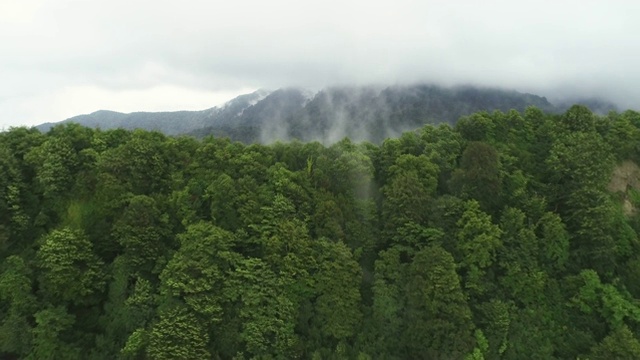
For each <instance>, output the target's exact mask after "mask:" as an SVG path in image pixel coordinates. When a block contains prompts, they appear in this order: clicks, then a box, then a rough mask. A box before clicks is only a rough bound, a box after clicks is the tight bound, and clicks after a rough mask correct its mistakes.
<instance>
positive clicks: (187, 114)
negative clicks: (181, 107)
mask: <svg viewBox="0 0 640 360" xmlns="http://www.w3.org/2000/svg"><path fill="white" fill-rule="evenodd" d="M531 105H533V106H537V107H539V108H541V109H543V110H546V111H558V110H559V109H558V108H556V107H555V106H554V105H552V104H551V103H549V102H548V101H547V99H546V98H544V97H540V96H536V95H532V94H524V93H519V92H516V91H506V90H500V89H488V88H475V87H469V86H467V87H454V88H445V87H439V86H434V85H411V86H391V87H371V86H370V87H333V88H328V89H325V90H322V91H320V92H318V93H316V94H310V93H308V92H306V91H304V90H301V89H292V88H289V89H279V90H276V91H273V92H269V91H265V90H258V91H256V92H254V93H251V94H246V95H242V96H239V97H237V98H235V99H233V100H231V101H229V102H228V103H226V104H224V105H222V106H220V107H214V108H211V109H207V110H202V111H177V112H158V113H151V112H136V113H131V114H122V113H117V112H111V111H98V112H95V113H92V114H89V115H80V116H76V117H73V118H70V119H67V120H65V121H64V122H77V123H80V124H82V125H85V126H90V127H100V128H103V129H111V128H118V127H122V128H125V129H133V128H143V129H147V130H158V131H161V132H164V133H165V134H168V135H177V134H189V135H193V136H196V137H203V136H207V135H215V136H228V137H231V138H232V139H233V140H239V141H243V142H247V143H249V142H262V143H270V142H273V141H277V140H284V141H287V140H291V139H299V140H304V141H320V142H322V143H333V142H336V141H338V140H340V139H342V138H344V137H349V138H351V139H353V140H355V141H362V140H368V141H373V142H380V141H382V140H383V139H384V138H387V137H393V136H397V135H398V134H400V133H402V132H403V131H407V130H411V129H414V128H417V127H420V126H422V125H424V124H427V123H431V124H437V123H449V124H454V123H455V122H456V121H457V120H458V119H459V118H460V117H461V116H464V115H468V114H471V113H473V112H476V111H481V110H486V111H489V112H491V111H494V110H500V111H508V110H510V109H515V110H518V111H523V110H524V109H525V108H526V107H527V106H531ZM53 125H56V124H51V123H47V124H43V125H40V126H38V129H40V130H41V131H46V130H48V129H49V128H51V126H53Z"/></svg>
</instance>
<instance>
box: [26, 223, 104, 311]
mask: <svg viewBox="0 0 640 360" xmlns="http://www.w3.org/2000/svg"><path fill="white" fill-rule="evenodd" d="M37 263H38V267H39V268H40V270H41V273H40V276H39V279H38V280H39V281H38V283H39V287H40V291H41V293H42V296H43V297H44V298H45V299H47V300H48V301H51V302H52V303H54V304H60V303H72V304H78V305H80V304H87V303H93V302H95V301H96V300H97V299H99V296H100V295H101V292H102V291H103V290H104V286H105V277H104V272H103V271H104V270H103V266H104V264H103V262H102V261H101V260H100V259H99V258H98V257H97V256H96V255H95V254H94V253H93V250H92V245H91V242H89V240H87V238H86V237H85V235H84V234H83V233H82V232H80V231H74V230H70V229H68V228H64V229H60V230H54V231H52V232H51V233H49V234H48V235H46V236H45V237H44V238H43V239H42V245H41V246H40V248H39V249H38V253H37Z"/></svg>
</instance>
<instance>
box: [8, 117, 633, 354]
mask: <svg viewBox="0 0 640 360" xmlns="http://www.w3.org/2000/svg"><path fill="white" fill-rule="evenodd" d="M637 164H640V113H638V112H635V111H631V110H628V111H625V112H613V111H612V112H610V113H609V114H607V115H602V116H601V115H595V114H594V113H592V112H591V111H590V110H589V109H588V108H586V107H584V106H580V105H576V106H573V107H571V108H570V109H568V110H567V111H566V112H564V113H562V114H553V113H546V112H544V111H542V110H540V109H538V108H535V107H529V108H527V109H526V110H524V111H522V112H518V111H515V110H512V111H508V112H501V111H495V112H491V113H489V112H476V113H474V114H472V115H469V116H465V117H462V118H460V119H459V120H458V121H457V122H456V123H455V125H448V124H442V125H438V126H434V125H425V126H423V127H422V128H419V129H417V130H415V131H409V132H405V133H403V134H402V135H401V136H399V137H397V138H388V139H385V140H384V141H381V142H380V143H372V142H366V141H365V142H355V141H351V140H349V139H348V138H345V139H343V140H341V141H338V142H336V143H334V144H332V145H323V144H321V143H319V142H300V141H291V142H286V143H283V142H275V143H272V144H270V145H262V144H242V143H239V142H233V141H231V140H229V139H228V138H221V137H215V136H208V137H206V138H204V139H201V140H199V139H195V138H192V137H188V136H167V135H163V134H162V133H159V132H153V131H145V130H133V131H131V130H124V129H113V130H99V129H91V128H88V127H83V126H80V125H77V124H73V123H70V124H64V125H59V126H56V127H53V128H52V129H51V130H49V131H48V132H46V133H41V132H40V131H39V130H37V129H33V128H31V129H30V128H25V127H22V128H12V129H10V130H8V131H6V132H3V133H0V358H2V359H38V360H39V359H90V360H111V359H234V360H241V359H314V360H315V359H358V360H366V359H464V360H480V359H514V360H515V359H517V360H520V359H583V360H585V359H591V360H600V359H602V360H604V359H606V360H609V359H640V337H639V334H640V251H639V250H640V243H639V241H638V234H639V233H640V212H639V211H638V209H640V167H638V165H637Z"/></svg>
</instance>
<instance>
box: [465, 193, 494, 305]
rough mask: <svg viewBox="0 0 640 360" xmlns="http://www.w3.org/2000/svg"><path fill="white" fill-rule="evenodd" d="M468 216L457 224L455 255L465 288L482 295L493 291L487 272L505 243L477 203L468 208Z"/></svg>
mask: <svg viewBox="0 0 640 360" xmlns="http://www.w3.org/2000/svg"><path fill="white" fill-rule="evenodd" d="M465 208H466V210H465V212H464V213H463V214H462V217H461V218H460V220H458V223H457V224H458V228H459V231H458V233H457V234H456V240H457V242H456V253H457V255H458V256H460V259H459V265H458V266H459V268H460V269H461V271H462V272H463V274H464V275H463V279H464V281H463V282H464V287H465V288H466V289H468V290H469V291H470V292H471V293H472V294H478V295H480V294H483V293H485V292H486V291H488V290H489V289H491V288H492V286H493V284H492V281H491V279H487V278H485V275H486V272H487V269H488V268H489V267H490V266H492V265H493V263H494V262H495V260H496V254H497V251H498V249H499V248H500V246H501V245H502V242H501V240H500V236H501V235H502V231H501V230H500V228H499V227H498V226H496V225H495V224H493V223H492V222H491V216H489V215H488V214H486V213H485V212H483V211H482V210H480V205H479V204H478V202H477V201H475V200H470V201H468V202H467V203H466V204H465Z"/></svg>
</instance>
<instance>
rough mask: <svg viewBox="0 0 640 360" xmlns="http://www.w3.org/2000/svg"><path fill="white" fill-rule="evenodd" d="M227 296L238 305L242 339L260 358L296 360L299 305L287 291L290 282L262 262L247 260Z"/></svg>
mask: <svg viewBox="0 0 640 360" xmlns="http://www.w3.org/2000/svg"><path fill="white" fill-rule="evenodd" d="M230 281H231V282H232V283H231V284H230V285H229V287H228V290H227V292H228V295H229V296H231V297H232V299H234V300H237V301H239V306H240V312H239V316H240V319H241V320H242V330H241V333H240V338H241V339H242V341H243V342H244V343H245V346H246V349H247V352H248V353H250V354H253V356H256V357H258V358H261V357H262V358H269V357H275V358H287V357H292V356H294V353H293V351H294V347H295V345H296V344H297V342H298V336H297V335H296V334H295V331H294V326H295V320H294V319H295V316H296V313H295V312H296V304H295V303H294V302H293V301H292V300H291V299H290V298H289V297H288V294H287V293H286V292H285V289H286V288H287V287H288V286H289V285H290V282H291V280H290V279H288V278H286V277H279V276H277V275H276V274H275V273H273V271H271V270H270V269H269V267H268V266H267V265H266V264H265V263H264V262H263V261H262V260H260V259H255V258H253V259H246V260H244V261H242V262H240V263H239V264H238V267H237V269H236V270H235V272H234V273H233V274H232V277H231V280H230Z"/></svg>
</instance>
